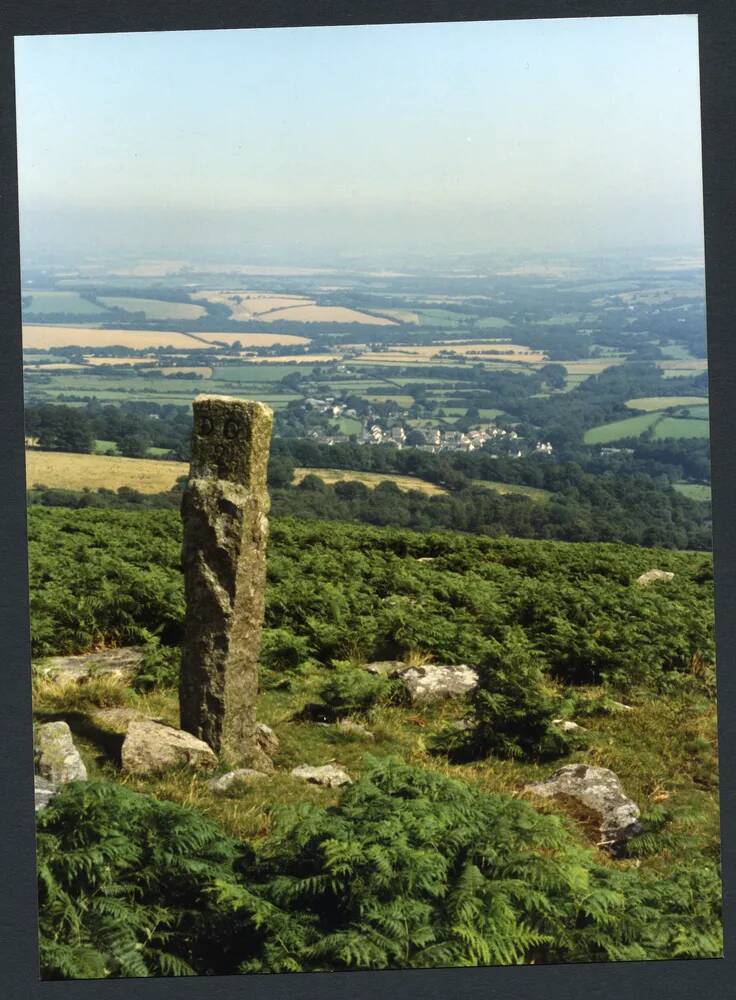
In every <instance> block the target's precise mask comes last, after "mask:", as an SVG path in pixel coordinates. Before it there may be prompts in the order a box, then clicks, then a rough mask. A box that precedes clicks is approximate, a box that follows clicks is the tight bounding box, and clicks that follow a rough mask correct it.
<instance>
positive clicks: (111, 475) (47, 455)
mask: <svg viewBox="0 0 736 1000" xmlns="http://www.w3.org/2000/svg"><path fill="white" fill-rule="evenodd" d="M111 443H112V442H98V445H102V444H111ZM188 474H189V466H188V465H187V464H186V463H185V462H164V461H159V460H156V459H150V458H120V457H118V456H112V455H73V454H70V453H69V452H61V451H34V450H28V451H26V482H27V484H28V487H29V489H30V488H32V487H33V486H35V485H37V484H39V485H40V484H42V485H44V486H48V487H50V488H51V489H66V490H83V489H85V488H86V489H91V490H96V489H100V488H101V487H102V488H105V489H108V490H117V489H119V488H120V487H121V486H129V487H131V488H132V489H135V490H138V491H139V492H140V493H163V492H164V491H165V490H169V489H171V487H172V486H173V485H174V484H175V482H176V480H177V479H178V477H179V476H186V475H188Z"/></svg>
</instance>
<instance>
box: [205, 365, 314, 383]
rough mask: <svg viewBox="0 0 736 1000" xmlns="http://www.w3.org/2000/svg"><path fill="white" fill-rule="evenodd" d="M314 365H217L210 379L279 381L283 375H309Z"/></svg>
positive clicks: (221, 380) (256, 381)
mask: <svg viewBox="0 0 736 1000" xmlns="http://www.w3.org/2000/svg"><path fill="white" fill-rule="evenodd" d="M313 371H314V365H294V364H255V365H248V364H245V365H218V366H217V367H216V368H215V369H214V370H213V372H212V380H213V381H220V382H250V383H252V384H254V385H255V384H258V383H260V382H279V381H280V380H281V379H282V378H284V376H285V375H291V374H293V373H294V372H300V373H301V374H303V375H311V374H312V372H313Z"/></svg>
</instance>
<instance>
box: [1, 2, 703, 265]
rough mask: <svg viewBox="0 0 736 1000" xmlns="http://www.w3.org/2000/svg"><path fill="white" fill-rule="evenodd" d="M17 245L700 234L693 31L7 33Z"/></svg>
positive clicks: (349, 245)
mask: <svg viewBox="0 0 736 1000" xmlns="http://www.w3.org/2000/svg"><path fill="white" fill-rule="evenodd" d="M16 87H17V102H18V132H19V143H18V157H19V168H20V191H21V227H22V239H23V246H24V251H25V252H30V253H33V254H36V253H38V252H43V251H45V250H54V251H59V250H63V249H68V250H69V252H70V254H74V255H78V254H80V253H81V254H88V255H94V254H96V253H105V254H110V253H116V252H122V253H136V252H139V253H141V254H143V255H145V254H149V255H150V254H164V255H167V256H173V257H178V256H186V255H189V254H193V253H196V252H199V254H200V256H203V257H215V256H220V257H221V256H223V255H226V256H229V257H231V258H232V257H233V256H234V255H235V256H237V257H241V258H243V259H255V257H256V256H261V255H262V254H266V255H276V256H279V255H281V256H284V255H290V256H294V255H295V254H296V255H298V254H299V253H300V252H301V253H305V254H307V255H309V253H311V252H313V251H314V252H315V253H320V252H321V253H325V252H328V253H331V252H338V253H345V254H353V253H360V252H362V251H363V250H367V251H370V252H380V251H382V250H386V251H387V252H388V251H393V250H397V251H401V250H404V249H412V250H421V249H422V248H424V247H426V248H427V249H428V250H429V251H432V252H434V251H437V250H440V251H441V250H443V249H447V250H451V251H453V252H454V251H486V250H487V251H503V250H505V249H507V248H508V249H511V250H519V249H524V250H526V249H540V250H548V249H562V250H566V249H570V250H579V249H602V248H608V247H629V246H630V247H640V246H643V245H646V246H653V245H667V244H695V245H700V244H701V242H702V193H701V163H700V114H699V90H698V49H697V19H696V17H694V16H692V17H691V16H659V17H620V18H581V19H568V20H541V21H516V22H511V21H507V22H470V23H458V24H432V25H382V26H367V27H338V28H277V29H258V30H248V29H244V30H237V31H230V30H229V31H192V32H155V33H133V34H117V35H112V34H108V35H99V34H98V35H68V36H59V35H57V36H47V37H26V38H20V39H17V40H16Z"/></svg>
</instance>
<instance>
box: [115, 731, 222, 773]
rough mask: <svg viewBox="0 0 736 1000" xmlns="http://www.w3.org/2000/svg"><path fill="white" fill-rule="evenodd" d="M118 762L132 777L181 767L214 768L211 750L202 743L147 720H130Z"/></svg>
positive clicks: (214, 757) (182, 732)
mask: <svg viewBox="0 0 736 1000" xmlns="http://www.w3.org/2000/svg"><path fill="white" fill-rule="evenodd" d="M121 760H122V766H123V770H124V771H128V772H129V773H131V774H149V773H152V772H155V771H160V770H163V769H164V768H167V767H176V766H178V765H181V764H188V765H189V766H190V767H193V768H197V769H206V768H210V767H215V766H216V765H217V757H216V756H215V753H214V751H213V750H212V748H211V747H209V746H208V745H207V744H206V743H205V742H204V741H203V740H198V739H197V737H196V736H192V735H191V733H186V732H184V731H183V730H181V729H173V728H172V727H171V726H163V725H161V724H160V723H158V722H152V721H151V720H150V719H131V721H130V724H129V726H128V734H127V736H126V737H125V739H124V741H123V746H122V750H121Z"/></svg>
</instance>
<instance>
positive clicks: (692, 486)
mask: <svg viewBox="0 0 736 1000" xmlns="http://www.w3.org/2000/svg"><path fill="white" fill-rule="evenodd" d="M672 485H673V487H674V488H675V489H676V490H677V492H678V493H682V495H683V496H686V497H689V498H690V499H691V500H707V501H708V502H709V503H710V499H711V488H710V486H707V485H706V484H705V483H673V484H672Z"/></svg>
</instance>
